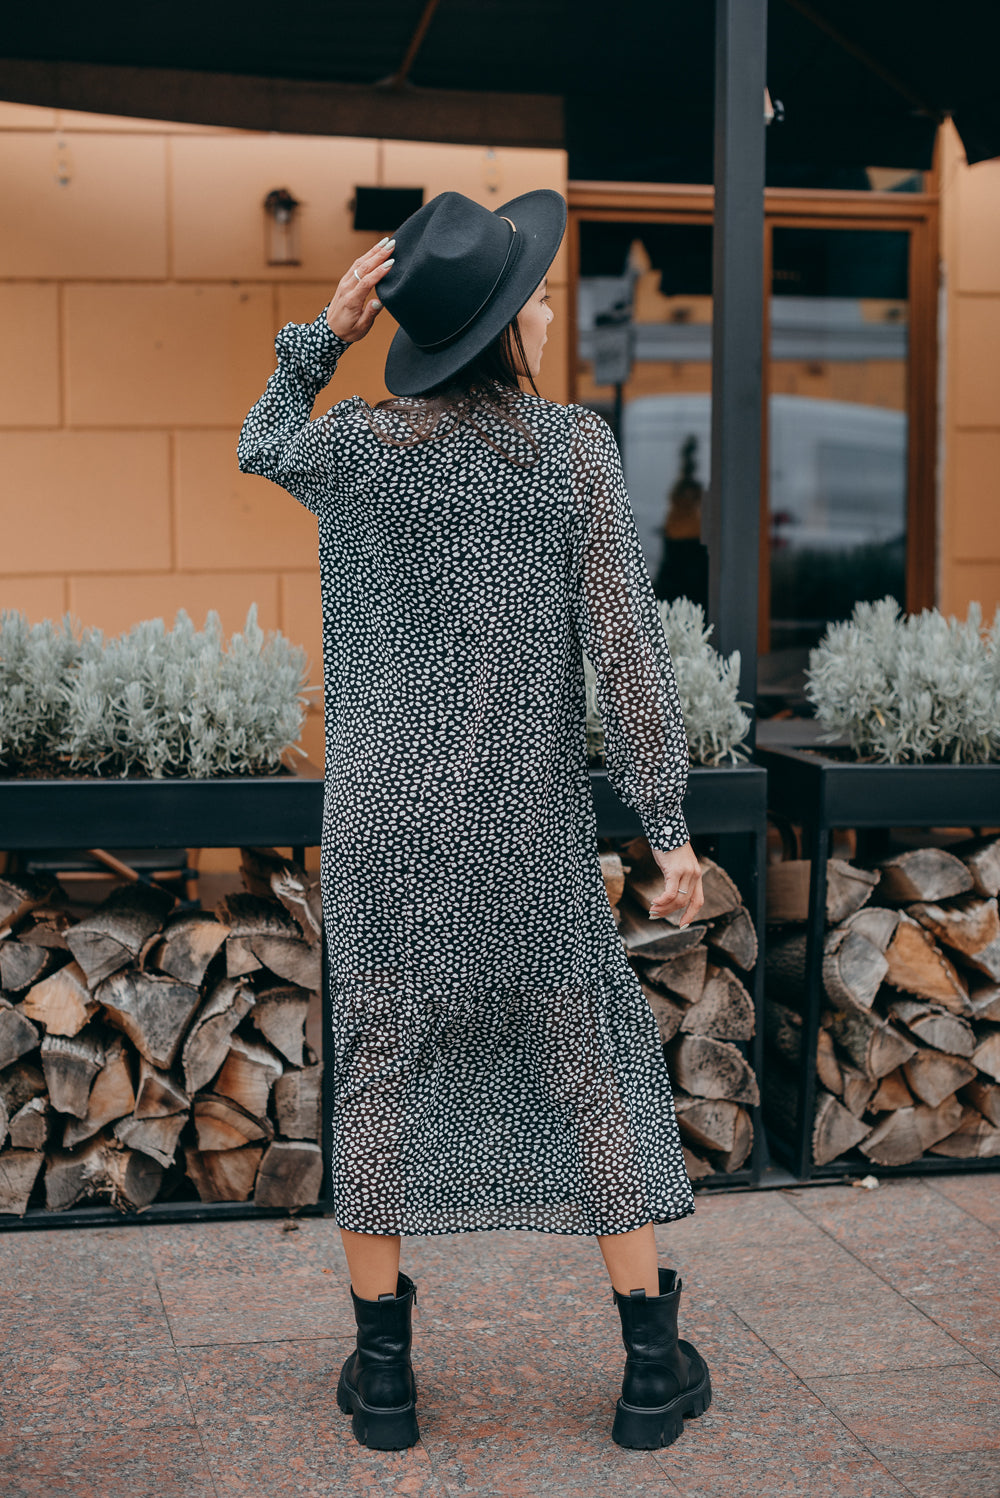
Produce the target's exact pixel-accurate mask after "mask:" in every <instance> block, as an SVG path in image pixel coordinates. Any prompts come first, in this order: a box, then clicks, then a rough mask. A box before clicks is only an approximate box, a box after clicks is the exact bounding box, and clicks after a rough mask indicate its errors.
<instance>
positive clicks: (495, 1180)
mask: <svg viewBox="0 0 1000 1498" xmlns="http://www.w3.org/2000/svg"><path fill="white" fill-rule="evenodd" d="M565 223H566V204H565V202H564V200H563V199H562V198H561V197H560V195H559V194H558V193H555V192H550V191H548V190H540V191H536V192H530V193H526V194H524V195H523V196H521V197H518V198H515V199H513V201H511V202H509V203H506V204H504V205H503V206H502V207H501V208H498V209H497V210H496V212H495V213H491V212H490V211H489V210H488V209H486V208H483V207H481V206H480V205H478V204H476V203H474V202H473V201H472V200H471V199H469V198H466V197H463V196H462V195H461V194H459V193H453V192H446V193H442V194H441V195H440V196H439V197H436V198H434V199H433V201H431V202H429V203H427V204H425V205H424V206H423V207H422V208H421V209H419V210H418V212H417V213H415V214H413V215H412V217H411V218H409V219H407V220H406V222H405V223H404V224H403V225H402V226H401V228H400V229H399V230H398V231H397V233H396V235H395V237H394V238H393V239H391V240H388V241H386V240H382V241H381V242H380V243H379V244H377V245H376V246H375V247H374V248H373V249H371V250H369V251H368V252H367V254H364V255H362V256H360V257H359V258H358V259H357V260H356V261H355V262H354V264H353V265H352V266H351V267H350V269H349V270H348V271H347V272H346V273H345V275H344V276H343V277H342V279H341V281H340V284H339V285H338V287H337V289H336V291H335V292H334V294H333V297H332V299H331V301H330V302H329V304H328V305H327V307H326V308H324V310H323V312H322V313H320V315H319V316H318V317H317V318H316V320H315V322H313V323H310V324H302V325H299V324H294V323H289V324H287V325H286V326H285V327H284V328H282V330H281V332H280V333H279V334H278V337H277V340H276V344H275V347H276V351H277V355H278V367H277V369H276V370H275V372H274V374H273V375H272V376H271V378H270V380H269V381H268V384H267V389H266V390H265V392H264V394H263V395H262V396H261V398H260V400H259V401H258V402H257V403H256V405H255V406H254V407H253V409H252V410H251V411H250V413H249V415H248V416H247V418H246V421H245V423H244V426H243V431H242V434H241V436H240V444H239V464H240V468H241V469H242V470H243V471H244V472H245V473H259V474H263V475H264V476H265V477H267V478H270V479H273V480H274V482H275V483H277V484H280V485H282V486H283V487H284V488H285V489H287V490H288V491H289V493H290V494H292V495H294V496H295V498H296V499H298V500H300V501H301V503H302V504H304V505H306V506H307V508H308V509H310V510H311V511H312V512H313V513H314V514H315V515H316V516H317V519H318V522H319V560H320V576H321V583H322V595H323V631H324V633H323V660H324V678H325V730H326V787H325V802H324V821H323V842H322V892H323V911H324V923H325V931H326V941H327V945H328V953H329V965H330V993H329V998H330V1011H331V1027H332V1028H331V1032H330V1034H329V1037H328V1049H327V1055H326V1061H327V1065H330V1066H332V1067H333V1071H334V1093H335V1097H336V1104H335V1118H334V1133H335V1144H334V1158H333V1181H332V1186H333V1197H334V1209H335V1212H336V1217H337V1222H338V1226H339V1228H340V1230H341V1233H342V1236H343V1242H344V1251H345V1253H346V1255H347V1262H348V1267H349V1270H350V1278H351V1298H352V1302H353V1305H354V1310H355V1315H356V1319H357V1326H358V1337H357V1346H356V1349H355V1351H354V1352H352V1353H351V1355H350V1357H348V1359H347V1361H346V1362H345V1364H344V1367H343V1370H342V1372H341V1375H340V1382H339V1385H338V1389H337V1400H338V1403H339V1404H340V1407H341V1409H342V1410H344V1411H345V1412H353V1430H354V1434H355V1437H356V1438H357V1440H358V1441H359V1442H361V1443H362V1444H363V1445H366V1446H372V1447H377V1448H381V1449H393V1448H398V1447H404V1446H409V1445H412V1444H413V1443H414V1442H415V1441H416V1440H417V1439H418V1431H417V1423H416V1413H415V1400H416V1388H415V1383H414V1376H413V1369H412V1366H411V1363H410V1335H411V1325H410V1312H411V1308H412V1306H413V1303H414V1302H415V1299H416V1287H415V1285H414V1283H413V1281H412V1280H411V1279H410V1278H409V1277H408V1276H407V1275H406V1274H403V1273H401V1272H400V1269H399V1248H400V1238H401V1236H410V1235H423V1234H433V1233H460V1232H475V1231H480V1230H491V1229H527V1230H533V1231H536V1232H543V1233H544V1232H549V1233H586V1234H592V1235H594V1236H596V1238H597V1241H598V1244H599V1246H600V1249H601V1252H602V1254H603V1257H604V1261H605V1264H606V1266H607V1269H608V1272H609V1275H610V1278H611V1283H612V1289H613V1297H614V1302H615V1304H616V1305H617V1306H618V1309H619V1312H620V1314H621V1320H622V1335H623V1340H624V1344H625V1348H626V1353H627V1357H626V1365H625V1375H624V1381H623V1388H622V1397H621V1398H620V1399H619V1401H618V1405H617V1409H616V1413H615V1420H614V1427H613V1430H612V1436H613V1438H614V1440H616V1441H617V1442H619V1444H621V1445H625V1446H633V1447H645V1448H652V1447H657V1446H663V1445H667V1444H669V1443H670V1442H671V1441H673V1440H675V1439H676V1437H677V1436H678V1435H679V1434H680V1432H681V1430H682V1428H683V1417H684V1415H695V1414H700V1413H701V1412H702V1411H703V1410H704V1409H706V1408H707V1406H708V1403H709V1399H710V1397H711V1389H710V1383H709V1376H708V1370H707V1368H706V1367H705V1364H704V1362H703V1360H702V1359H701V1358H700V1357H699V1355H698V1353H697V1352H696V1351H695V1349H694V1348H693V1347H691V1346H690V1344H688V1343H686V1342H679V1341H678V1340H677V1325H676V1323H677V1302H678V1297H679V1294H680V1289H681V1282H680V1280H679V1278H678V1277H677V1275H676V1273H675V1272H674V1271H673V1270H667V1269H663V1268H661V1267H660V1266H659V1265H658V1263H657V1250H656V1241H655V1237H654V1232H653V1224H654V1223H656V1222H670V1221H673V1220H674V1219H676V1218H679V1217H684V1216H687V1215H688V1214H689V1213H691V1212H693V1210H694V1198H693V1195H692V1191H691V1184H690V1181H689V1179H688V1176H687V1172H686V1170H685V1167H684V1160H683V1155H682V1153H681V1147H680V1140H679V1137H678V1133H677V1124H676V1118H675V1114H674V1107H673V1096H672V1093H671V1090H670V1082H669V1077H668V1073H667V1069H666V1065H665V1062H664V1058H663V1051H662V1047H661V1045H660V1042H659V1036H658V1032H657V1026H656V1022H655V1020H654V1018H653V1015H652V1012H651V1011H650V1008H649V1006H648V1004H647V1002H646V1000H645V997H644V995H643V993H642V989H641V987H640V985H639V982H638V979H637V978H636V977H635V975H634V973H633V972H632V970H631V968H630V967H629V965H628V963H627V961H626V958H625V954H624V949H623V946H622V942H621V939H620V937H619V935H618V932H617V928H616V926H615V923H614V918H613V916H612V914H611V909H610V906H609V904H608V900H607V896H606V894H605V889H604V883H603V879H602V875H601V868H600V860H599V857H598V853H597V846H596V823H595V819H594V810H593V803H592V800H591V792H590V782H589V776H588V770H587V758H586V740H585V712H586V702H585V684H584V675H583V663H582V655H581V650H582V649H585V650H586V652H587V655H588V656H589V658H590V660H591V661H592V662H593V664H594V667H595V670H596V672H597V678H598V698H599V703H600V707H601V712H602V717H603V722H604V731H605V741H606V746H607V758H608V770H609V775H610V776H611V779H612V783H613V784H614V786H615V788H616V790H617V791H618V794H619V795H620V796H621V797H622V799H623V800H624V801H626V802H627V803H628V804H630V805H631V806H633V807H634V808H635V809H636V810H637V811H638V813H639V815H640V816H641V819H642V823H643V827H644V830H645V832H646V833H647V835H648V837H649V840H650V843H651V844H652V846H653V847H654V849H655V850H656V852H655V856H656V860H657V863H658V865H659V867H660V869H661V870H662V872H663V875H664V888H663V892H662V894H661V895H660V896H659V898H658V899H657V900H656V902H655V904H654V906H653V909H652V911H651V912H650V913H651V914H652V915H656V916H665V915H668V914H671V913H675V912H683V914H682V915H681V917H680V923H681V924H682V925H686V924H688V923H689V922H690V921H691V920H692V919H693V918H694V916H695V915H696V914H697V912H698V910H699V908H700V906H701V904H702V890H701V872H700V869H699V865H698V860H697V858H696V856H695V854H694V852H693V850H692V848H691V844H690V842H689V840H688V834H687V829H686V827H685V825H684V819H683V816H682V814H681V798H682V796H683V794H684V789H685V784H686V775H687V758H688V756H687V743H686V739H685V734H684V725H683V721H682V718H681V712H680V706H679V702H678V698H677V691H676V685H675V681H674V674H673V669H672V666H671V662H670V658H669V655H668V652H667V647H666V642H665V638H664V635H663V630H662V627H661V624H660V620H659V615H658V612H657V608H656V602H655V599H654V596H653V592H652V585H651V583H650V581H649V576H648V574H647V572H646V569H645V565H644V563H643V559H642V554H641V551H640V547H639V541H638V537H637V534H636V530H635V523H634V520H633V516H632V512H631V509H630V506H629V501H628V497H627V494H626V491H625V488H624V484H623V480H622V473H621V464H620V460H619V454H618V449H617V447H616V445H615V442H614V439H613V437H612V435H611V431H610V429H609V427H608V426H607V424H606V423H605V422H604V421H602V420H601V419H600V418H599V417H597V416H595V415H594V414H593V413H592V412H589V411H587V410H586V409H585V408H583V407H581V406H568V407H564V406H560V405H557V404H555V403H553V402H551V401H547V400H543V399H542V398H541V397H540V396H539V395H538V393H537V390H536V388H535V382H534V377H535V375H537V373H538V371H539V368H540V365H541V359H542V350H543V347H544V345H545V341H546V335H547V332H548V328H549V325H550V324H551V321H552V317H553V313H552V309H551V307H550V305H549V298H548V295H547V291H546V273H547V271H548V268H549V266H550V265H551V263H552V260H553V258H554V256H555V254H556V251H557V249H558V247H559V243H560V241H561V239H562V235H563V232H564V229H565ZM376 290H377V291H378V296H377V297H376V296H373V293H374V292H375V291H376ZM383 305H384V306H387V307H388V308H389V310H390V312H391V313H392V314H393V315H394V317H395V318H396V320H397V322H398V323H399V330H398V332H397V333H396V335H395V337H394V339H393V342H392V345H391V348H390V350H389V355H388V358H387V361H386V372H385V381H386V385H387V387H388V388H389V390H391V391H392V392H393V393H394V395H395V396H396V399H395V400H391V401H388V402H382V403H380V404H379V405H378V406H376V407H375V408H374V409H372V408H369V406H368V405H367V404H366V403H365V402H364V401H363V400H361V399H360V397H353V398H350V399H347V400H342V401H340V402H339V403H338V404H336V405H335V406H333V407H332V408H331V409H330V410H329V411H328V412H327V413H326V415H324V416H321V417H319V418H318V419H317V420H314V421H311V420H310V413H311V410H312V405H313V401H314V399H315V397H316V395H317V394H318V392H319V391H320V390H322V389H323V387H324V386H325V385H326V383H327V382H328V380H329V379H330V377H331V376H332V375H333V373H334V371H335V369H336V368H337V365H338V362H339V360H340V359H341V358H342V356H344V354H345V353H346V352H347V351H348V350H349V348H350V346H351V345H352V344H354V343H357V342H358V341H359V340H360V339H362V338H364V337H365V336H366V335H367V333H368V332H369V331H370V329H371V327H372V325H373V323H374V321H375V319H376V317H377V316H378V314H379V312H380V311H381V308H382V306H383ZM525 385H526V386H528V387H530V388H527V389H525V388H523V387H524V386H525Z"/></svg>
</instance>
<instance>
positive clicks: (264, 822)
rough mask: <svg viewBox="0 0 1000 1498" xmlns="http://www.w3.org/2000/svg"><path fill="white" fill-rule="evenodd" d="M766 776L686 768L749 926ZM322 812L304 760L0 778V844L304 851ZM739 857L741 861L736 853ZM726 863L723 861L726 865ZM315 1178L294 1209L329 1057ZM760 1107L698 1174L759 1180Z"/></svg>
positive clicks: (239, 1206)
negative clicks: (241, 772)
mask: <svg viewBox="0 0 1000 1498" xmlns="http://www.w3.org/2000/svg"><path fill="white" fill-rule="evenodd" d="M591 789H592V792H593V797H594V808H595V814H596V818H597V832H598V836H600V837H628V836H632V835H634V834H635V833H636V832H639V831H641V830H642V829H641V825H640V823H639V821H638V819H637V818H636V816H635V814H634V813H633V812H631V811H630V810H629V809H628V808H626V807H623V806H622V804H621V802H619V800H618V798H617V797H616V796H615V794H614V792H613V790H612V789H611V787H610V784H609V783H608V778H607V773H606V772H605V771H603V770H592V771H591ZM765 803H766V776H765V773H764V771H763V770H761V769H759V768H758V767H756V766H746V767H744V766H738V767H737V766H734V767H732V768H723V769H701V768H696V769H693V770H692V771H691V774H690V781H689V792H688V797H687V800H686V801H685V808H684V809H685V815H686V817H687V819H688V825H689V827H690V828H691V830H692V832H709V831H711V832H713V833H715V834H720V835H724V836H728V835H733V836H734V838H735V840H736V842H737V844H740V843H745V842H746V841H747V838H749V842H750V847H749V848H741V849H737V853H736V866H737V868H738V869H741V870H742V875H741V877H739V876H738V875H737V874H736V873H734V877H735V878H736V881H737V883H738V884H739V885H740V888H741V891H742V892H743V894H744V898H745V899H746V900H747V904H748V905H749V907H750V909H751V911H752V913H753V916H754V921H755V924H756V926H757V930H758V934H759V935H762V933H763V889H762V884H761V879H760V871H761V870H762V869H763V849H764V837H765ZM322 817H323V778H322V773H321V772H320V770H318V769H317V768H316V766H314V765H311V764H308V763H305V764H304V765H303V767H302V768H301V769H300V771H299V772H298V773H297V774H286V775H271V776H246V777H233V778H232V779H215V780H191V779H186V778H181V777H178V778H176V779H164V780H151V779H150V780H139V779H132V780H129V779H116V780H111V779H108V780H101V779H96V778H94V779H90V778H83V777H81V778H78V779H65V780H19V779H6V780H5V779H0V847H2V848H4V849H7V850H16V851H19V852H24V853H28V852H42V851H44V850H46V849H50V848H68V847H73V848H92V847H101V848H106V849H115V848H127V847H138V846H141V847H147V848H157V847H164V848H165V847H171V848H177V847H197V848H236V847H241V846H244V847H245V846H263V847H274V846H278V847H292V848H294V849H296V850H303V849H305V848H307V847H316V846H318V844H319V841H320V831H321V827H322ZM740 859H742V860H743V862H742V864H741V863H740V861H739V860H740ZM727 867H728V865H727ZM326 964H327V951H326V945H325V943H324V944H323V991H324V994H325V992H326V973H327V966H326ZM762 973H763V963H762V961H758V964H757V969H756V972H755V975H754V991H753V992H754V1006H755V1010H756V1013H757V1035H756V1038H755V1041H754V1047H753V1058H752V1065H753V1067H754V1070H755V1072H756V1073H757V1075H758V1076H759V1075H760V1064H761V1059H762V1051H761V1044H762V1043H761V1004H762V983H761V978H762ZM329 1046H330V1029H329V1011H328V1008H327V1005H326V1004H325V1003H324V1005H323V1051H324V1054H325V1055H326V1056H329V1054H330V1051H329ZM322 1106H323V1123H322V1130H321V1141H320V1142H321V1147H322V1151H323V1183H322V1188H321V1192H320V1197H319V1200H318V1201H317V1202H316V1204H315V1205H313V1206H308V1207H303V1208H301V1209H299V1210H300V1214H301V1215H309V1216H318V1215H324V1214H328V1213H330V1212H331V1211H332V1198H331V1192H330V1175H331V1161H332V1137H331V1133H330V1130H329V1127H328V1120H329V1119H330V1118H331V1117H332V1113H333V1097H332V1068H330V1067H325V1068H324V1072H323V1104H322ZM758 1115H759V1110H755V1115H754V1152H753V1154H752V1156H751V1161H752V1164H751V1168H750V1169H748V1170H743V1171H734V1172H733V1173H732V1175H728V1176H723V1175H719V1176H712V1177H708V1178H707V1179H706V1181H704V1182H700V1183H699V1185H701V1186H704V1185H716V1184H727V1185H735V1184H739V1183H746V1182H751V1183H756V1181H757V1179H758V1178H759V1174H760V1169H761V1164H762V1156H761V1153H760V1152H761V1148H762V1143H763V1131H762V1128H761V1123H760V1119H759V1116H758ZM283 1215H286V1214H285V1213H284V1212H283V1211H282V1210H276V1209H265V1208H260V1207H257V1206H255V1205H254V1203H253V1202H199V1201H190V1200H179V1201H171V1200H169V1199H167V1200H165V1201H162V1202H154V1203H152V1205H151V1206H149V1207H146V1208H144V1209H143V1211H142V1212H138V1213H136V1212H120V1211H118V1209H117V1208H114V1207H111V1206H104V1205H90V1206H80V1207H72V1208H70V1209H68V1210H67V1211H65V1212H50V1211H48V1210H46V1209H43V1208H29V1209H28V1211H27V1212H26V1214H25V1215H24V1217H14V1216H8V1215H3V1216H0V1232H3V1231H16V1230H18V1229H20V1230H26V1229H31V1228H50V1227H81V1226H93V1227H104V1226H108V1225H110V1224H115V1223H119V1222H125V1223H132V1224H134V1223H137V1222H138V1223H142V1222H181V1221H184V1222H197V1221H205V1220H208V1219H210V1218H217V1217H221V1218H226V1217H228V1218H238V1217H258V1216H259V1217H281V1216H283Z"/></svg>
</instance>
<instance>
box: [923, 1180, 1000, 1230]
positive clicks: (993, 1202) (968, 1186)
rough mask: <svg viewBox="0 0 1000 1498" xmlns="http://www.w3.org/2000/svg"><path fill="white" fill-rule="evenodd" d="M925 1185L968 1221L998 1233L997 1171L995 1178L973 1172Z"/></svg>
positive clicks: (999, 1188) (999, 1197)
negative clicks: (970, 1219) (965, 1215)
mask: <svg viewBox="0 0 1000 1498" xmlns="http://www.w3.org/2000/svg"><path fill="white" fill-rule="evenodd" d="M927 1184H928V1185H929V1186H930V1187H931V1188H932V1190H934V1191H936V1192H938V1193H939V1195H941V1196H946V1197H947V1198H948V1200H949V1201H950V1202H953V1203H954V1205H955V1206H956V1207H961V1209H962V1211H963V1212H967V1213H968V1214H969V1216H970V1217H975V1218H976V1219H977V1221H979V1222H982V1223H984V1224H985V1225H986V1227H988V1228H991V1229H992V1231H993V1232H994V1233H1000V1169H998V1171H997V1173H996V1174H993V1173H990V1174H986V1173H984V1172H980V1171H973V1172H971V1173H970V1174H968V1175H953V1176H952V1175H934V1176H930V1177H928V1180H927Z"/></svg>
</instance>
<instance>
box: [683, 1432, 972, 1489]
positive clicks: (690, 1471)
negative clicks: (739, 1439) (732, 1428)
mask: <svg viewBox="0 0 1000 1498" xmlns="http://www.w3.org/2000/svg"><path fill="white" fill-rule="evenodd" d="M675 1450H676V1451H677V1453H678V1454H677V1456H673V1454H672V1453H673V1452H674V1451H675ZM659 1460H660V1462H661V1463H662V1464H663V1466H664V1468H665V1470H666V1471H667V1473H668V1475H669V1476H670V1478H671V1479H672V1481H673V1483H674V1486H675V1487H676V1489H677V1492H678V1493H679V1494H680V1495H681V1498H909V1494H908V1493H907V1490H906V1488H905V1487H903V1486H902V1484H901V1483H900V1482H899V1481H898V1480H897V1479H896V1478H895V1477H894V1476H893V1475H892V1474H891V1473H890V1472H887V1471H886V1469H885V1468H884V1467H883V1466H882V1465H881V1464H880V1463H879V1462H876V1461H873V1460H871V1459H870V1458H869V1459H867V1460H863V1461H836V1462H821V1463H814V1462H803V1461H801V1460H800V1459H798V1458H797V1457H796V1456H795V1455H794V1454H792V1455H790V1456H788V1457H784V1458H781V1459H779V1460H774V1459H773V1458H765V1459H764V1460H756V1461H752V1460H747V1461H743V1462H741V1463H740V1464H739V1465H738V1466H734V1465H733V1463H732V1462H731V1461H730V1460H728V1459H726V1460H718V1459H716V1460H713V1461H710V1462H709V1461H702V1460H697V1461H695V1460H692V1459H691V1458H690V1457H687V1458H686V1459H685V1457H682V1455H681V1454H680V1443H679V1442H678V1444H677V1446H676V1448H675V1447H673V1446H671V1447H669V1448H668V1449H667V1451H666V1452H664V1454H663V1455H662V1456H661V1457H660V1458H659ZM949 1498H959V1494H957V1493H953V1494H951V1495H949Z"/></svg>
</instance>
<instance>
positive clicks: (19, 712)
mask: <svg viewBox="0 0 1000 1498" xmlns="http://www.w3.org/2000/svg"><path fill="white" fill-rule="evenodd" d="M79 653H80V647H79V643H78V641H77V639H76V637H75V636H74V634H73V630H72V627H71V624H70V621H69V619H68V618H66V619H64V620H63V621H62V623H61V624H54V623H53V622H52V621H51V620H50V619H46V620H44V622H43V623H41V624H29V623H28V618H27V615H26V614H23V613H20V612H18V611H16V610H14V609H4V610H2V611H0V765H8V764H16V763H24V762H26V761H29V760H32V759H34V758H35V757H36V756H37V755H38V754H39V753H43V754H46V753H49V752H50V748H51V745H52V743H53V742H54V741H55V740H56V739H58V738H59V736H60V734H61V732H62V728H63V723H64V720H65V716H66V699H65V696H64V694H63V684H64V682H65V678H66V675H67V673H68V672H69V671H70V670H71V669H72V667H73V666H74V665H75V664H76V661H77V660H78V658H79Z"/></svg>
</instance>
